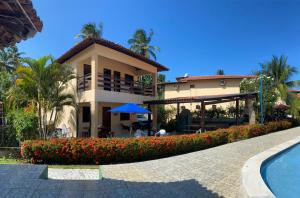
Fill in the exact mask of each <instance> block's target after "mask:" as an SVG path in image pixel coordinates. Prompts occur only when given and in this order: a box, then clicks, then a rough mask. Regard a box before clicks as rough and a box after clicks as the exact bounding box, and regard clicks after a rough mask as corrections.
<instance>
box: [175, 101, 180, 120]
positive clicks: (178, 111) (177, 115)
mask: <svg viewBox="0 0 300 198" xmlns="http://www.w3.org/2000/svg"><path fill="white" fill-rule="evenodd" d="M179 113H180V103H177V113H176V119H178V117H179Z"/></svg>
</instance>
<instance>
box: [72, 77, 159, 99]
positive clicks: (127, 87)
mask: <svg viewBox="0 0 300 198" xmlns="http://www.w3.org/2000/svg"><path fill="white" fill-rule="evenodd" d="M97 87H98V89H102V90H106V91H114V92H124V93H130V94H136V95H144V96H154V94H155V91H154V89H155V86H153V85H145V84H143V83H141V82H139V81H133V80H129V79H125V78H120V77H118V76H113V75H105V74H101V73H99V74H98V76H97ZM90 89H91V75H86V76H81V77H79V78H77V90H78V91H85V90H90Z"/></svg>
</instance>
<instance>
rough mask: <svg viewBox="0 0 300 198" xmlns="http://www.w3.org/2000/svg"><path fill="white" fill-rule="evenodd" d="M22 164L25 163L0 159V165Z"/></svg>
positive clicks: (10, 159)
mask: <svg viewBox="0 0 300 198" xmlns="http://www.w3.org/2000/svg"><path fill="white" fill-rule="evenodd" d="M24 163H25V162H24V161H22V160H20V159H14V158H6V157H0V164H24Z"/></svg>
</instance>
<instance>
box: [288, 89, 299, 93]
mask: <svg viewBox="0 0 300 198" xmlns="http://www.w3.org/2000/svg"><path fill="white" fill-rule="evenodd" d="M289 92H291V93H300V90H296V89H289Z"/></svg>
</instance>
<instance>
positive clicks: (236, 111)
mask: <svg viewBox="0 0 300 198" xmlns="http://www.w3.org/2000/svg"><path fill="white" fill-rule="evenodd" d="M239 118H240V101H239V99H237V100H236V101H235V124H236V125H238V124H239Z"/></svg>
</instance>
